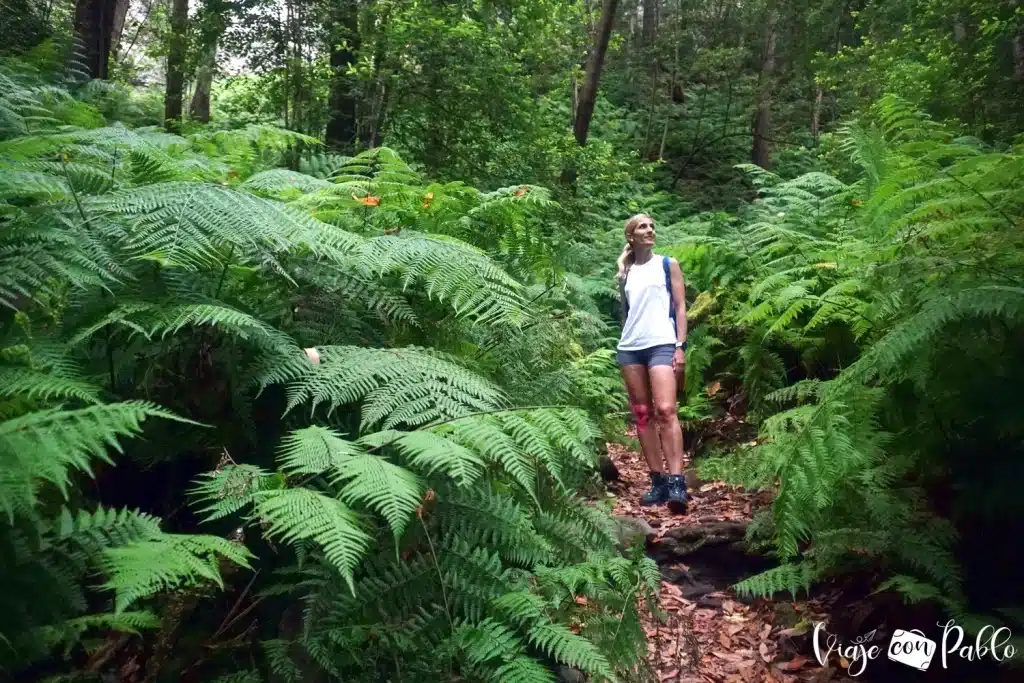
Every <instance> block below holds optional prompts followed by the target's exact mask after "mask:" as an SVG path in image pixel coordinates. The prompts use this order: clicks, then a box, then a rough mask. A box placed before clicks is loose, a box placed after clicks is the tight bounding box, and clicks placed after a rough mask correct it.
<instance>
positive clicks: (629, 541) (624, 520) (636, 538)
mask: <svg viewBox="0 0 1024 683" xmlns="http://www.w3.org/2000/svg"><path fill="white" fill-rule="evenodd" d="M613 517H614V519H615V521H616V522H617V524H616V529H615V533H616V535H617V536H618V540H619V547H620V548H621V549H626V548H628V547H630V546H631V545H633V544H634V543H637V542H641V543H643V542H645V541H647V540H648V539H651V538H654V535H655V532H654V529H652V528H651V525H650V524H648V523H647V520H646V519H643V518H641V517H628V516H625V515H614V516H613Z"/></svg>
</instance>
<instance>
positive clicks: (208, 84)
mask: <svg viewBox="0 0 1024 683" xmlns="http://www.w3.org/2000/svg"><path fill="white" fill-rule="evenodd" d="M201 60H202V61H200V63H199V67H198V68H197V69H196V90H195V92H194V93H192V103H191V104H190V105H189V108H188V115H189V118H191V119H192V120H194V121H200V122H202V123H209V122H210V91H211V89H212V88H213V72H214V70H215V69H216V68H217V44H216V43H214V44H213V45H210V46H208V47H207V48H206V50H205V51H204V52H203V56H202V58H201Z"/></svg>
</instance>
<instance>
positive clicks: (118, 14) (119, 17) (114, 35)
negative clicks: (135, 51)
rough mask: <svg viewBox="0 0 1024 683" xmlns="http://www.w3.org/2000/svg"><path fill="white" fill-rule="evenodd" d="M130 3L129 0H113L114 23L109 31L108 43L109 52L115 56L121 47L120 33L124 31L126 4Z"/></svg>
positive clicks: (126, 13) (126, 14)
mask: <svg viewBox="0 0 1024 683" xmlns="http://www.w3.org/2000/svg"><path fill="white" fill-rule="evenodd" d="M130 4H131V1H130V0H115V4H114V25H113V26H112V27H111V31H110V45H111V50H110V51H111V52H112V53H113V54H114V57H115V58H116V57H117V53H118V51H119V49H120V47H121V34H122V33H124V19H125V17H126V16H128V5H130Z"/></svg>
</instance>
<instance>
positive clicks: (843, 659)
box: [839, 657, 850, 669]
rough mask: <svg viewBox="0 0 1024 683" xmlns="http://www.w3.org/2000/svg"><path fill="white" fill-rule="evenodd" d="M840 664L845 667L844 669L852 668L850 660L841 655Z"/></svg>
mask: <svg viewBox="0 0 1024 683" xmlns="http://www.w3.org/2000/svg"><path fill="white" fill-rule="evenodd" d="M839 666H841V667H843V668H844V669H849V668H850V662H849V661H847V659H846V657H840V658H839Z"/></svg>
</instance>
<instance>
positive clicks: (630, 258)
mask: <svg viewBox="0 0 1024 683" xmlns="http://www.w3.org/2000/svg"><path fill="white" fill-rule="evenodd" d="M645 218H647V219H650V218H651V217H650V216H648V215H647V214H646V213H638V214H636V215H635V216H631V217H630V218H629V220H628V221H626V229H625V234H626V246H625V247H623V249H622V253H621V254H619V260H618V266H619V272H618V273H617V274H616V277H618V279H619V280H620V281H622V280H625V279H626V273H628V272H629V269H630V267H631V266H632V265H633V262H634V261H636V254H634V253H633V245H631V244H630V243H629V238H630V237H632V236H633V232H634V231H635V230H636V226H638V225H639V224H640V221H642V220H644V219H645Z"/></svg>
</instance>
